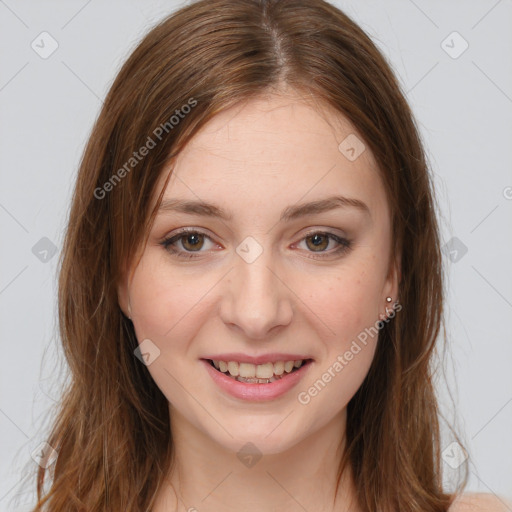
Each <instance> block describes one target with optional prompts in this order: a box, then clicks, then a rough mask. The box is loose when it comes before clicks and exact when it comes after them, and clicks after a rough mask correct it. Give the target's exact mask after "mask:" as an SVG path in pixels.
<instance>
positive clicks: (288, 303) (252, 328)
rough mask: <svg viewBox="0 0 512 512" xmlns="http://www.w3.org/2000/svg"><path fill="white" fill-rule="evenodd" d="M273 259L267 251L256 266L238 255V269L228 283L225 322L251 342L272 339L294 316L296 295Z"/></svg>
mask: <svg viewBox="0 0 512 512" xmlns="http://www.w3.org/2000/svg"><path fill="white" fill-rule="evenodd" d="M267 254H268V256H267ZM271 259H272V255H271V254H270V251H263V253H262V254H261V255H260V256H259V257H258V258H257V259H256V261H253V262H252V263H248V262H247V261H245V260H244V259H243V258H241V257H238V256H236V257H235V260H234V266H235V268H234V269H233V270H232V271H231V272H229V273H228V275H227V276H226V280H225V282H224V288H223V290H222V303H221V308H220V316H221V319H222V321H223V322H224V323H225V324H226V325H228V326H230V327H231V328H235V329H238V330H240V331H241V332H242V333H243V335H244V336H245V337H247V338H248V339H254V340H261V339H265V338H268V337H269V336H270V333H271V331H273V330H278V329H277V328H278V327H283V326H286V325H288V324H289V323H290V322H291V319H292V316H293V308H292V297H293V296H294V295H293V292H292V291H291V290H290V288H289V287H287V285H286V281H285V280H284V279H283V278H282V277H281V276H279V275H278V272H276V268H275V267H276V265H275V264H274V265H273V264H272V261H271ZM273 334H274V333H273Z"/></svg>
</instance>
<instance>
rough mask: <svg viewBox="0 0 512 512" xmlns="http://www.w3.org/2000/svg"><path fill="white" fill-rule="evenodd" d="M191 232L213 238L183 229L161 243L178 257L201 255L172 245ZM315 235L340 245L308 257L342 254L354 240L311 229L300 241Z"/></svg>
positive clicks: (196, 231)
mask: <svg viewBox="0 0 512 512" xmlns="http://www.w3.org/2000/svg"><path fill="white" fill-rule="evenodd" d="M190 234H197V235H204V236H205V237H206V238H208V239H209V240H211V238H210V237H209V236H208V235H207V234H206V233H204V232H203V231H200V230H197V229H183V230H181V231H180V232H179V233H177V234H176V235H173V236H172V237H169V238H166V239H164V240H162V241H161V242H160V245H161V246H162V247H163V248H164V249H165V250H166V251H168V252H170V253H171V254H173V255H175V256H176V257H178V258H182V259H192V258H197V257H199V256H198V255H196V254H194V253H193V252H187V251H185V253H183V252H180V251H177V250H176V249H175V248H174V247H172V245H173V244H174V243H175V242H177V241H179V240H180V239H182V238H183V237H184V236H185V235H190ZM313 235H323V236H327V237H328V238H330V239H331V240H334V241H335V242H336V243H338V244H339V245H340V246H339V247H338V248H336V249H335V250H334V251H331V252H328V253H325V254H322V255H321V256H317V255H315V256H308V258H312V259H324V258H327V257H329V256H332V255H340V256H341V255H343V254H344V253H346V252H347V251H348V250H350V249H351V247H352V242H351V241H350V240H348V239H346V238H342V237H339V236H337V235H335V234H334V233H329V232H326V231H310V232H309V233H306V234H305V235H304V237H303V238H301V240H300V241H302V240H305V239H306V238H309V237H311V236H313ZM195 252H197V253H199V254H200V253H201V252H203V251H195ZM311 254H315V253H314V252H312V253H311ZM316 254H320V253H316Z"/></svg>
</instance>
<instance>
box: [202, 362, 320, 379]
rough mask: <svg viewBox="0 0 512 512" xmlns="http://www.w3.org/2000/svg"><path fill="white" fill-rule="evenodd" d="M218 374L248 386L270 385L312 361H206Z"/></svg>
mask: <svg viewBox="0 0 512 512" xmlns="http://www.w3.org/2000/svg"><path fill="white" fill-rule="evenodd" d="M205 361H207V362H208V363H209V364H210V366H212V367H213V368H214V369H215V370H216V371H217V372H219V373H222V374H224V375H225V376H227V377H229V378H231V379H233V380H236V381H238V382H243V383H248V384H270V383H272V382H276V381H278V380H281V379H282V378H283V377H286V376H287V375H290V374H292V373H294V372H296V371H298V370H299V369H300V368H303V367H304V366H307V365H309V364H311V362H312V361H313V360H312V359H297V360H290V361H276V362H273V363H272V362H268V363H264V364H252V363H241V362H238V361H220V360H214V359H206V360H205Z"/></svg>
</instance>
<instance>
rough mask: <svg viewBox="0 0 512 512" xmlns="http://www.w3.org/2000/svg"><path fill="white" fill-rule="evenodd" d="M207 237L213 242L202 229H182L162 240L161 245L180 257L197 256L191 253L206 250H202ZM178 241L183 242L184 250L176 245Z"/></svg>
mask: <svg viewBox="0 0 512 512" xmlns="http://www.w3.org/2000/svg"><path fill="white" fill-rule="evenodd" d="M205 239H207V240H209V241H210V243H211V239H210V237H209V236H208V235H207V234H206V233H203V232H202V231H198V230H197V229H182V230H181V231H180V232H179V233H178V234H176V235H174V236H172V237H170V238H166V239H165V240H163V241H162V242H160V245H162V246H163V247H164V249H166V250H167V251H169V252H170V253H171V254H175V255H176V256H177V257H179V258H195V257H197V256H196V255H195V254H191V253H194V252H204V251H201V249H202V248H203V247H204V241H205ZM177 242H181V246H182V248H183V249H184V251H182V250H179V249H177V248H176V247H175V245H176V243H177Z"/></svg>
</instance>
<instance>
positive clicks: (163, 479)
mask: <svg viewBox="0 0 512 512" xmlns="http://www.w3.org/2000/svg"><path fill="white" fill-rule="evenodd" d="M431 189H432V187H431V182H430V176H429V172H428V168H427V164H426V160H425V155H424V151H423V148H422V145H421V141H420V138H419V136H418V131H417V128H416V126H415V123H414V120H413V117H412V114H411V111H410V109H409V107H408V105H407V102H406V101H405V99H404V96H403V94H402V93H401V91H400V88H399V86H398V84H397V81H396V79H395V77H394V76H393V74H392V72H391V70H390V68H389V66H388V65H387V64H386V62H385V60H384V58H383V57H382V55H381V54H380V53H379V51H378V50H377V49H376V47H375V45H374V44H373V43H372V42H371V41H370V40H369V38H368V37H367V36H366V35H365V34H364V32H363V31H362V30H361V29H360V28H359V27H357V26H356V25H355V24H354V23H353V22H352V21H351V20H350V19H349V18H348V17H347V16H345V15H344V14H343V13H342V12H340V11H339V10H337V9H336V8H334V7H333V6H331V5H330V4H328V3H325V2H323V1H320V0H296V1H288V0H281V1H268V2H265V1H256V0H240V1H236V2H232V1H229V0H213V1H210V0H208V1H206V0H203V1H200V2H196V3H193V4H191V5H189V6H187V7H184V8H182V9H181V10H179V11H178V12H176V13H175V14H173V15H172V16H170V17H169V18H167V19H166V20H164V21H163V22H162V23H161V24H159V25H158V26H157V27H156V28H154V29H153V30H152V31H151V32H150V33H149V34H148V35H147V36H146V37H145V38H144V40H143V41H142V42H141V43H140V44H139V46H138V47H137V48H136V49H135V51H134V52H133V54H132V55H131V56H130V58H129V59H128V61H127V62H126V63H125V65H124V66H123V68H122V69H121V71H120V73H119V74H118V76H117V78H116V80H115V82H114V84H113V86H112V88H111V90H110V92H109V94H108V96H107V98H106V100H105V104H104V107H103V109H102V111H101V113H100V116H99V118H98V120H97V122H96V125H95V127H94V129H93V133H92V135H91V138H90V140H89V143H88V145H87V148H86V151H85V154H84V156H83V160H82V163H81V168H80V172H79V176H78V180H77V183H76V189H75V193H74V197H73V204H72V209H71V213H70V218H69V225H68V231H67V235H66V240H65V246H64V250H63V255H62V266H61V273H60V282H59V315H60V326H61V335H62V342H63V346H64V350H65V354H66V357H67V360H68V362H69V365H70V369H71V372H72V378H71V380H70V385H69V388H68V389H67V390H66V392H65V394H64V397H63V400H62V404H61V409H60V411H59V414H58V417H57V418H56V420H55V424H54V426H53V430H52V432H51V435H50V437H49V439H48V445H49V446H50V447H51V449H53V450H55V451H54V452H52V453H53V454H55V455H56V460H55V462H54V464H49V465H48V470H49V472H50V476H51V478H52V481H51V486H50V488H49V490H48V492H47V493H46V494H45V493H43V485H44V483H45V470H44V468H41V469H40V470H39V474H38V496H39V502H38V504H37V506H36V508H35V509H34V511H39V510H49V511H52V512H57V511H59V512H60V511H66V512H69V511H72V510H77V511H78V510H80V511H88V512H89V511H107V510H109V511H118V510H123V511H134V512H135V511H141V510H144V511H152V512H165V511H175V510H177V511H178V510H179V511H183V510H188V511H192V510H198V511H201V512H203V511H210V510H212V511H224V510H226V511H228V510H235V509H236V510H244V511H255V510H290V511H295V510H308V511H331V510H332V511H343V512H345V511H349V510H350V511H352V512H354V511H356V512H360V511H361V512H363V511H364V512H368V511H372V512H373V511H377V510H378V511H381V512H392V511H393V512H396V511H422V512H426V511H429V512H430V511H432V512H433V511H436V512H437V511H439V512H440V511H447V510H450V511H456V512H461V511H464V510H486V511H489V510H505V509H504V508H500V506H501V507H503V503H502V501H501V500H499V499H498V498H495V497H493V496H490V495H476V496H467V495H463V494H462V490H463V487H464V485H465V483H466V480H467V472H466V475H465V479H464V481H463V482H462V483H461V484H459V487H458V488H457V490H456V492H453V493H448V492H445V490H444V489H443V488H442V479H441V475H442V460H441V458H440V451H441V446H440V434H439V425H438V410H437V403H436V398H435V394H434V388H433V383H432V357H433V353H434V348H435V341H436V338H437V336H438V334H439V332H440V330H441V325H442V308H443V293H442V291H443V290H442V284H443V280H442V272H441V255H440V249H439V233H438V226H437V221H436V214H435V207H434V206H435V205H434V199H433V194H432V190H431ZM455 439H457V436H456V435H455ZM461 450H462V448H461ZM461 467H463V466H461Z"/></svg>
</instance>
